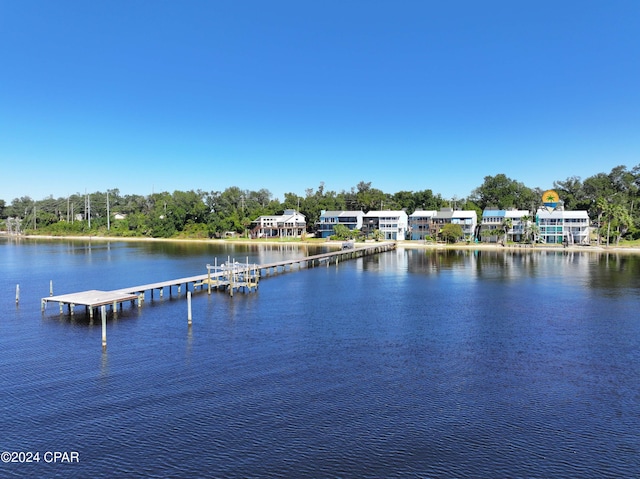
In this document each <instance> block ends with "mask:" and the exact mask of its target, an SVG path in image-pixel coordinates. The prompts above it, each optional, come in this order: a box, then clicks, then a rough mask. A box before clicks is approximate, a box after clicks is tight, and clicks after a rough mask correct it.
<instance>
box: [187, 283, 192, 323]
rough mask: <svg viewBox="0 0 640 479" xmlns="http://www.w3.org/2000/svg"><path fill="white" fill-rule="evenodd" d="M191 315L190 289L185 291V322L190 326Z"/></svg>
mask: <svg viewBox="0 0 640 479" xmlns="http://www.w3.org/2000/svg"><path fill="white" fill-rule="evenodd" d="M191 322H192V315H191V291H188V292H187V324H188V325H189V326H191Z"/></svg>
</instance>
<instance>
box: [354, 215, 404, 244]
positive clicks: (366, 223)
mask: <svg viewBox="0 0 640 479" xmlns="http://www.w3.org/2000/svg"><path fill="white" fill-rule="evenodd" d="M376 230H379V231H380V233H381V234H382V238H383V239H385V240H393V241H403V240H405V239H406V238H407V232H408V230H409V217H408V216H407V213H406V211H390V210H383V211H369V212H368V213H366V214H365V215H364V217H363V218H362V229H361V231H362V232H363V233H364V234H365V235H366V236H369V235H371V234H372V233H373V232H374V231H376Z"/></svg>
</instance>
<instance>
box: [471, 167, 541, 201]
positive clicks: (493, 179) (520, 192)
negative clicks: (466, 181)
mask: <svg viewBox="0 0 640 479" xmlns="http://www.w3.org/2000/svg"><path fill="white" fill-rule="evenodd" d="M469 199H470V200H471V201H473V202H474V203H476V204H477V205H478V206H479V207H480V208H481V209H482V210H485V209H486V208H487V207H495V208H498V209H507V208H518V209H528V208H530V207H531V205H532V204H533V203H534V202H535V197H534V192H533V190H531V189H530V188H527V187H526V186H525V185H524V184H523V183H520V182H518V181H515V180H512V179H511V178H508V177H507V176H506V175H504V174H502V173H500V174H498V175H496V176H485V177H484V183H483V184H482V185H481V186H479V187H478V188H476V189H475V190H473V191H472V193H471V195H470V196H469Z"/></svg>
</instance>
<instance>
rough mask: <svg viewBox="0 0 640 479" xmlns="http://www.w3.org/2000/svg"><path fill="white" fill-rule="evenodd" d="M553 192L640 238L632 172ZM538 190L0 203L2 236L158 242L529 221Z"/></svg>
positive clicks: (262, 193) (507, 186)
mask: <svg viewBox="0 0 640 479" xmlns="http://www.w3.org/2000/svg"><path fill="white" fill-rule="evenodd" d="M553 187H554V189H555V190H556V191H557V192H558V194H559V196H560V199H561V200H562V201H563V202H564V205H565V209H567V210H576V209H581V210H587V211H588V212H589V215H590V217H591V219H592V221H593V222H594V224H596V225H599V226H600V227H601V230H602V229H603V228H606V229H607V230H608V231H609V232H610V233H607V234H614V232H615V233H617V236H618V237H620V236H623V237H625V236H626V237H629V238H637V237H639V236H640V234H639V231H640V212H639V211H638V207H637V205H638V203H639V200H640V165H638V166H636V167H634V168H633V169H631V170H629V169H627V167H626V166H617V167H615V168H613V169H612V170H611V172H610V173H598V174H597V175H594V176H592V177H589V178H587V179H585V180H582V179H581V178H580V177H577V176H574V177H570V178H567V179H566V180H564V181H555V182H554V183H553ZM542 193H543V190H542V189H540V188H538V187H534V188H531V187H528V186H525V185H524V183H521V182H519V181H516V180H513V179H511V178H508V177H507V176H505V175H504V174H498V175H495V176H486V177H485V178H484V182H483V183H482V184H481V185H480V186H478V187H477V188H475V189H474V190H473V191H472V192H471V194H470V195H469V196H468V197H467V198H455V197H454V198H446V199H445V198H443V197H442V196H441V195H440V194H434V193H433V191H432V190H430V189H425V190H422V191H416V192H414V191H399V192H397V193H393V194H391V193H385V192H383V191H382V190H380V189H377V188H374V187H372V185H371V182H364V181H361V182H360V183H358V184H357V185H356V186H355V187H352V188H351V189H350V190H349V191H344V190H343V191H341V192H339V193H336V192H335V191H331V190H327V189H325V186H324V183H320V185H319V186H318V188H317V189H315V190H314V189H313V188H309V189H307V190H305V194H304V196H299V195H297V194H295V193H286V194H285V195H284V201H282V202H280V201H278V200H277V199H274V198H273V195H272V194H271V192H270V191H269V190H267V189H261V190H259V191H250V190H243V189H240V188H238V187H237V186H232V187H229V188H227V189H225V190H224V191H211V192H205V191H201V190H197V191H193V190H191V191H174V192H173V193H169V192H162V193H153V194H151V195H147V196H143V195H135V194H134V195H122V194H120V191H119V190H118V189H112V190H107V191H105V192H99V191H98V192H94V193H90V194H80V193H76V194H73V195H71V196H69V197H62V198H53V196H50V197H48V198H45V199H42V200H33V199H32V198H29V197H27V196H25V197H22V198H15V199H13V200H12V201H11V203H10V204H8V205H7V204H6V202H5V201H4V200H0V220H2V228H3V229H5V230H8V231H10V232H16V231H19V232H21V233H46V234H53V235H69V234H101V235H114V236H148V237H158V238H170V237H192V238H219V237H223V236H224V235H226V234H228V233H234V234H240V235H242V234H247V233H248V231H249V228H250V225H251V222H252V221H253V220H255V219H256V218H258V217H259V216H261V215H270V214H280V213H282V211H283V210H285V209H295V210H298V211H300V212H301V213H302V214H304V215H305V216H306V218H307V229H308V231H309V232H314V231H315V224H316V222H317V221H318V219H319V217H320V213H321V211H322V210H356V211H358V210H362V211H364V212H368V211H370V210H400V209H404V210H405V211H406V212H407V213H408V214H411V213H413V212H414V211H415V210H439V209H440V208H442V207H452V208H455V209H466V210H470V209H472V210H476V212H477V213H478V217H481V215H482V211H483V210H484V209H485V208H488V207H489V208H497V209H507V208H517V209H525V210H530V211H531V212H532V214H535V211H536V209H537V208H538V207H540V205H541V203H542Z"/></svg>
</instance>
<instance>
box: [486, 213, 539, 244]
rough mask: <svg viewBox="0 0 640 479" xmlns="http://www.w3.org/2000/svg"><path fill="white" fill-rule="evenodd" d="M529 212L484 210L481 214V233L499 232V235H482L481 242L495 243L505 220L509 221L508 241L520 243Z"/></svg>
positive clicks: (500, 234)
mask: <svg viewBox="0 0 640 479" xmlns="http://www.w3.org/2000/svg"><path fill="white" fill-rule="evenodd" d="M528 218H529V210H516V209H510V210H494V209H486V210H484V211H483V212H482V223H481V227H482V231H483V232H484V231H491V230H500V233H499V234H496V235H492V236H487V235H483V237H482V239H483V241H485V240H486V241H489V242H496V241H497V240H498V239H499V238H500V236H502V235H503V234H504V233H503V232H502V227H503V225H504V223H505V221H506V220H511V227H510V228H509V230H508V231H507V240H508V241H522V239H523V237H524V233H525V229H526V226H527V222H528V221H530V220H529V219H528Z"/></svg>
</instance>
